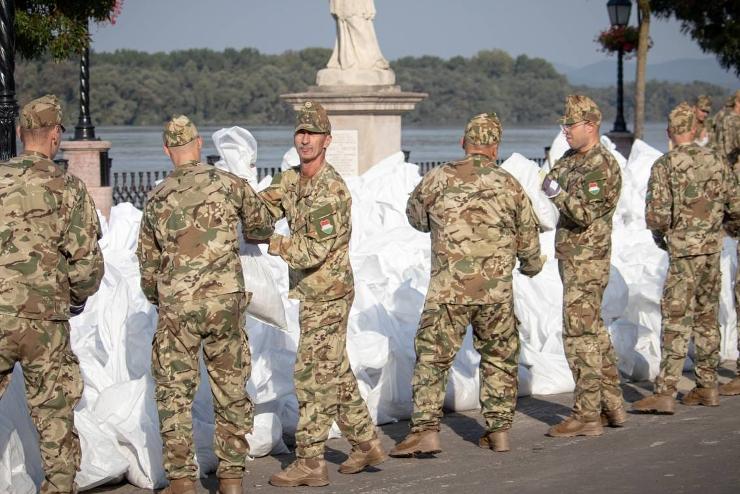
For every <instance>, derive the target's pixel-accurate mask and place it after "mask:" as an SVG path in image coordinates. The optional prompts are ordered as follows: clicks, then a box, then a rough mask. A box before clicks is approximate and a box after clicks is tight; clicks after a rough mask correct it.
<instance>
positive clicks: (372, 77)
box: [316, 0, 396, 86]
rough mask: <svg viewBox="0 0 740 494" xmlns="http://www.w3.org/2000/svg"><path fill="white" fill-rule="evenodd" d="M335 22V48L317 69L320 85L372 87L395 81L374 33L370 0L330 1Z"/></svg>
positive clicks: (372, 7)
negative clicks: (325, 61)
mask: <svg viewBox="0 0 740 494" xmlns="http://www.w3.org/2000/svg"><path fill="white" fill-rule="evenodd" d="M329 9H330V11H331V15H332V16H333V17H334V19H335V20H336V22H337V39H336V42H335V44H334V51H333V52H332V54H331V58H330V59H329V63H328V64H327V65H326V68H325V69H322V70H320V71H319V73H318V74H317V76H316V83H317V84H318V85H319V86H342V85H351V86H365V85H370V86H375V85H390V84H393V83H395V81H396V76H395V74H394V73H393V70H391V68H390V65H389V64H388V60H386V59H385V58H384V57H383V54H382V53H381V52H380V46H378V38H377V37H376V35H375V27H374V26H373V19H374V18H375V5H374V3H373V0H330V2H329Z"/></svg>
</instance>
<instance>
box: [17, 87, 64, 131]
mask: <svg viewBox="0 0 740 494" xmlns="http://www.w3.org/2000/svg"><path fill="white" fill-rule="evenodd" d="M19 125H20V127H21V129H27V130H31V129H40V128H43V127H53V126H55V125H60V126H61V127H62V130H64V125H62V104H61V103H60V102H59V98H57V97H56V96H54V95H53V94H47V95H46V96H42V97H40V98H36V99H35V100H33V101H31V102H29V103H28V104H26V106H24V107H23V109H22V110H21V116H20V119H19Z"/></svg>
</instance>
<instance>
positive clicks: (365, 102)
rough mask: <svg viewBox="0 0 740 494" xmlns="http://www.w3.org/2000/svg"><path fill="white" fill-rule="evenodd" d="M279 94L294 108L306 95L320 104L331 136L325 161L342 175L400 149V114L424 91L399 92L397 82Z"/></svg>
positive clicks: (422, 96)
mask: <svg viewBox="0 0 740 494" xmlns="http://www.w3.org/2000/svg"><path fill="white" fill-rule="evenodd" d="M280 97H281V98H282V99H283V100H285V101H286V102H288V103H290V104H291V105H293V108H294V109H298V107H299V106H300V105H301V104H302V103H303V102H304V101H306V100H308V99H312V100H315V101H318V102H319V103H321V104H322V105H323V107H324V108H325V109H326V111H327V113H328V114H329V120H330V121H331V126H332V136H333V140H332V144H331V145H330V146H329V149H328V150H327V161H329V162H330V163H331V164H332V165H334V166H335V167H336V168H337V169H338V171H339V172H340V173H341V174H342V175H343V176H354V175H361V174H362V173H363V172H365V171H366V170H367V169H369V168H370V167H371V166H373V165H374V164H376V163H378V162H379V161H381V160H382V159H384V158H387V157H388V156H390V155H392V154H394V153H397V152H399V151H401V115H402V114H403V113H405V112H407V111H411V110H413V109H414V107H415V106H416V104H417V103H419V102H420V101H422V100H424V99H425V98H426V97H427V94H426V93H411V92H403V91H401V88H400V87H399V86H312V87H310V88H309V89H308V91H306V92H304V93H292V94H282V95H280Z"/></svg>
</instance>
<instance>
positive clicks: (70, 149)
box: [60, 141, 113, 217]
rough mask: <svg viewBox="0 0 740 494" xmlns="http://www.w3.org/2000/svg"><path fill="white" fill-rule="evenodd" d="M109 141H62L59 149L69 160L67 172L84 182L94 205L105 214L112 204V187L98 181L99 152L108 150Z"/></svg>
mask: <svg viewBox="0 0 740 494" xmlns="http://www.w3.org/2000/svg"><path fill="white" fill-rule="evenodd" d="M110 147H111V143H110V142H109V141H62V144H61V146H60V149H61V150H62V152H63V153H64V158H65V159H66V160H68V161H69V166H68V168H67V172H69V173H71V174H72V175H74V176H76V177H78V178H79V179H80V180H82V181H83V182H84V183H85V186H86V187H87V190H88V192H90V195H91V196H92V198H93V200H94V201H95V206H96V207H97V208H98V209H99V210H100V211H101V212H102V213H103V214H104V215H105V216H106V217H108V215H109V214H110V208H111V206H112V204H113V189H112V188H111V187H103V186H102V184H101V183H100V153H102V152H104V151H108V150H109V149H110Z"/></svg>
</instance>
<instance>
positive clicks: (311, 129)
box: [293, 124, 329, 134]
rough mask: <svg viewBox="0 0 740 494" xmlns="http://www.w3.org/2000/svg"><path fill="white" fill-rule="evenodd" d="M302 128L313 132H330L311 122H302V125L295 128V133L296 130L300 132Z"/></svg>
mask: <svg viewBox="0 0 740 494" xmlns="http://www.w3.org/2000/svg"><path fill="white" fill-rule="evenodd" d="M301 130H305V131H308V132H313V133H314V134H328V133H329V132H327V131H326V130H324V129H321V128H319V127H316V126H315V125H311V124H301V125H299V126H297V127H296V128H295V130H294V131H293V133H294V134H295V133H296V132H300V131H301Z"/></svg>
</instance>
